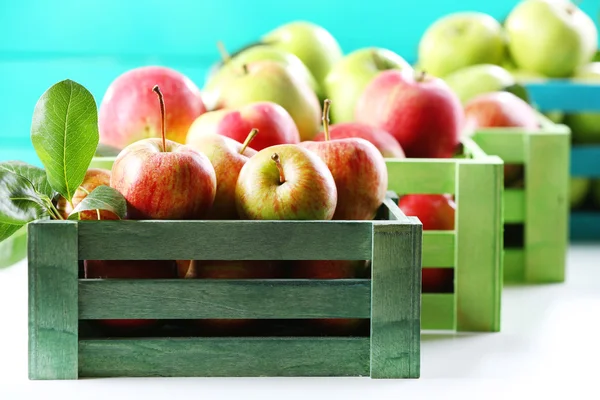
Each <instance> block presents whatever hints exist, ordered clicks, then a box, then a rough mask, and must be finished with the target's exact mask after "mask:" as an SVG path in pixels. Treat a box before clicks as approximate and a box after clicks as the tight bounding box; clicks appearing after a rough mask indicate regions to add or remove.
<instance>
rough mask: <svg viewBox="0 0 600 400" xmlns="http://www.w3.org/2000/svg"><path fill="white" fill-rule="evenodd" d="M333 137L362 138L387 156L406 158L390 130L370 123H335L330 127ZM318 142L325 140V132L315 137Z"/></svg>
mask: <svg viewBox="0 0 600 400" xmlns="http://www.w3.org/2000/svg"><path fill="white" fill-rule="evenodd" d="M329 137H330V138H331V139H346V138H361V139H365V140H367V141H369V142H371V143H373V145H374V146H375V147H377V150H379V152H380V153H381V155H382V156H384V157H385V158H404V157H405V154H404V150H402V147H400V145H399V144H398V141H397V140H396V138H394V137H393V136H392V135H390V134H389V133H388V132H386V131H384V130H382V129H378V128H375V127H373V126H370V125H366V124H361V123H358V122H343V123H340V124H333V125H331V126H330V127H329ZM313 140H314V141H316V142H322V141H323V140H325V132H321V133H319V134H317V136H315V138H314V139H313Z"/></svg>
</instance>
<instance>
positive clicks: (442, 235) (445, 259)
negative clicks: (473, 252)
mask: <svg viewBox="0 0 600 400" xmlns="http://www.w3.org/2000/svg"><path fill="white" fill-rule="evenodd" d="M455 244H456V232H455V231H424V232H423V266H425V267H447V268H453V267H454V266H455V265H456V259H455V257H454V253H455V252H456V251H455Z"/></svg>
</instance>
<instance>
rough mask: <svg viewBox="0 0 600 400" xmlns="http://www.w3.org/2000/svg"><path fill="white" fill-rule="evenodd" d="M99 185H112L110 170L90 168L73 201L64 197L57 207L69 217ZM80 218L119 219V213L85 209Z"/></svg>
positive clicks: (65, 216)
mask: <svg viewBox="0 0 600 400" xmlns="http://www.w3.org/2000/svg"><path fill="white" fill-rule="evenodd" d="M98 186H110V171H109V170H107V169H102V168H90V169H88V170H87V172H86V173H85V177H84V178H83V183H82V184H81V186H80V187H79V189H77V190H76V191H75V194H74V195H73V200H72V202H71V203H69V202H68V201H67V199H65V198H64V197H62V196H61V197H60V198H59V199H58V202H57V205H56V208H57V209H58V212H59V213H60V215H61V216H62V217H63V218H64V219H67V218H69V215H70V214H71V213H72V212H73V210H74V209H75V207H77V205H78V204H79V203H81V202H82V201H83V199H85V198H86V197H87V195H88V194H90V193H91V192H92V191H94V189H96V188H97V187H98ZM79 219H82V220H98V219H119V217H118V216H117V215H115V214H114V213H112V212H110V211H108V210H96V211H91V210H90V211H83V212H81V213H79Z"/></svg>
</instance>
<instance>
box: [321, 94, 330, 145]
mask: <svg viewBox="0 0 600 400" xmlns="http://www.w3.org/2000/svg"><path fill="white" fill-rule="evenodd" d="M330 105H331V100H329V99H325V101H324V102H323V117H321V120H322V121H323V132H324V133H325V141H327V142H328V141H329V139H330V136H329V106H330Z"/></svg>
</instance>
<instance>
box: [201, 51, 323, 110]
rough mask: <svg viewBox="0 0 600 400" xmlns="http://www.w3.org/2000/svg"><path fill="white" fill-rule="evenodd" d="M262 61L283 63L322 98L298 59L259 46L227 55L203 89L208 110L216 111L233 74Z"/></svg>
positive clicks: (310, 76) (317, 86) (310, 75)
mask: <svg viewBox="0 0 600 400" xmlns="http://www.w3.org/2000/svg"><path fill="white" fill-rule="evenodd" d="M261 60H271V61H276V62H279V63H281V64H282V65H283V66H284V67H286V68H287V69H288V70H289V71H290V73H291V74H292V75H294V76H296V77H298V78H299V79H301V80H304V81H306V83H308V85H309V86H310V88H311V89H312V90H313V91H314V92H315V93H316V94H317V96H322V90H321V87H320V85H319V84H318V83H317V81H316V80H315V78H314V77H313V76H312V74H311V72H310V71H309V70H308V68H306V65H304V63H303V62H302V61H300V59H299V58H298V57H296V56H295V55H294V54H292V53H289V52H287V51H284V50H282V49H278V48H275V47H273V46H268V45H260V44H259V45H256V46H251V47H248V48H246V49H244V50H242V51H240V52H239V53H237V54H235V55H232V56H229V55H228V54H225V57H224V60H223V62H222V63H221V65H220V66H219V67H218V69H217V70H216V71H215V72H214V73H213V74H212V75H210V76H209V77H208V79H207V81H206V84H205V85H204V87H203V89H202V99H203V100H204V104H205V105H206V107H207V109H208V110H213V109H215V107H216V100H217V99H218V97H219V88H220V87H222V85H223V82H224V81H226V80H227V79H229V78H230V77H231V75H232V74H236V73H237V71H239V69H240V68H243V66H244V64H248V63H251V62H254V61H261Z"/></svg>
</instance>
